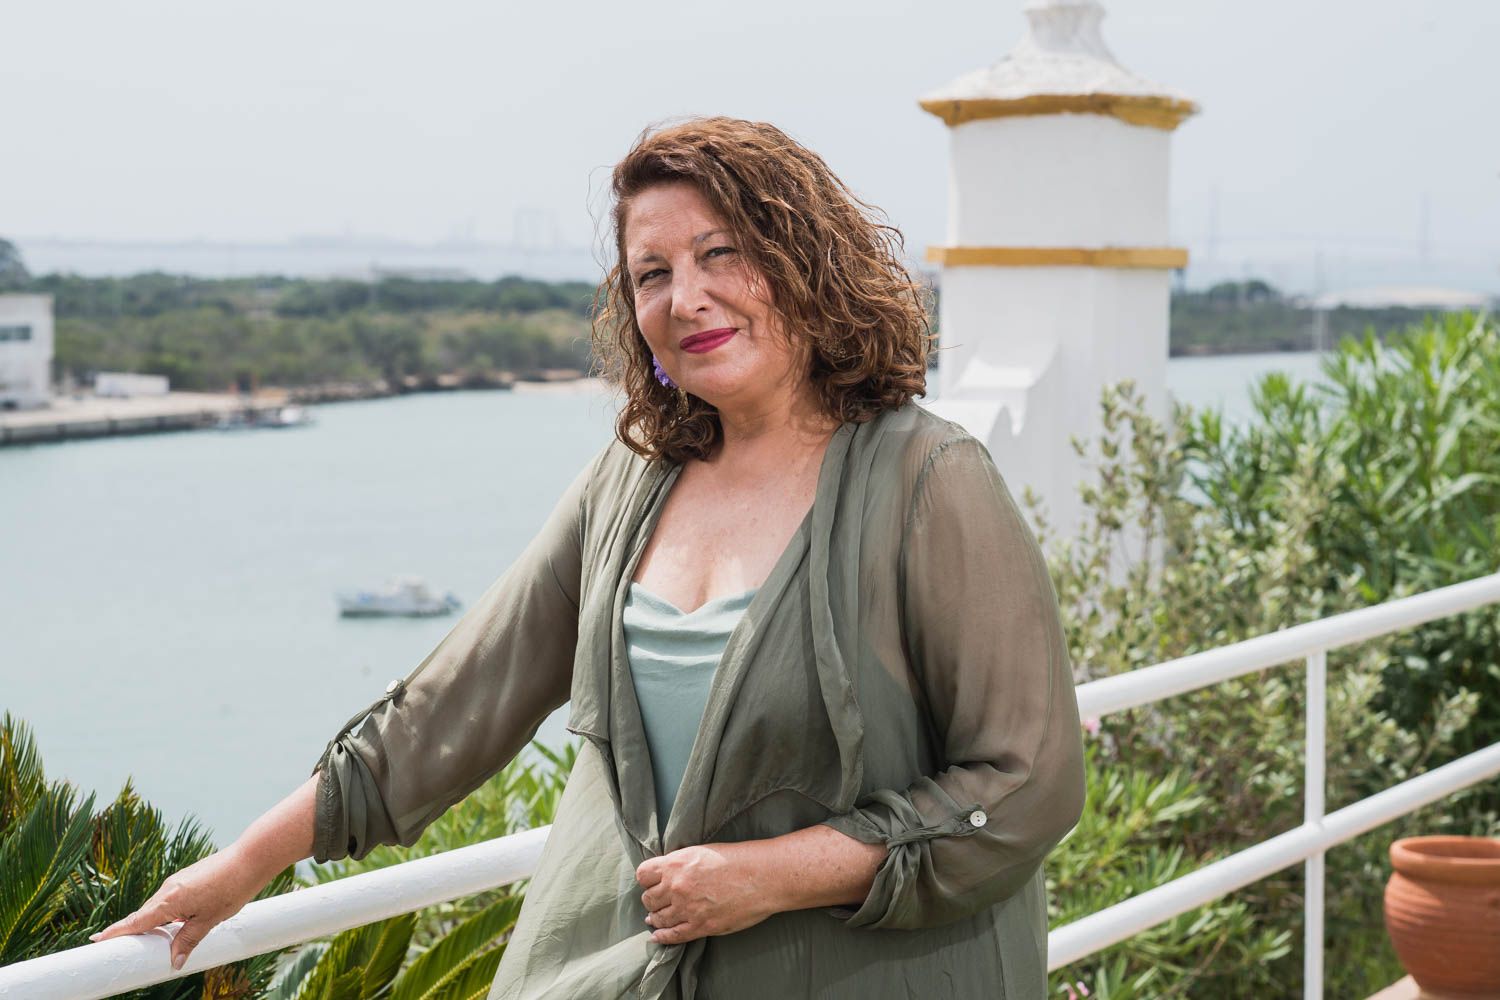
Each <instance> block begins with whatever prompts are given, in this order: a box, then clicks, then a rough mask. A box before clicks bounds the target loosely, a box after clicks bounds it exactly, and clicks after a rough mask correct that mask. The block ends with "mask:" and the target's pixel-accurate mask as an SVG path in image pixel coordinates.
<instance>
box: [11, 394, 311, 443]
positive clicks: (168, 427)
mask: <svg viewBox="0 0 1500 1000" xmlns="http://www.w3.org/2000/svg"><path fill="white" fill-rule="evenodd" d="M288 402H290V400H288V399H287V397H286V394H285V393H274V394H269V393H268V394H262V395H257V396H253V397H246V396H236V395H231V394H228V393H211V392H172V393H168V394H167V395H165V396H141V397H136V398H133V399H105V398H101V397H97V396H85V397H83V398H71V397H66V396H62V397H54V398H53V400H52V403H51V405H49V406H45V407H41V408H39V409H34V410H12V411H4V410H0V447H3V446H6V445H19V444H40V443H43V442H49V441H71V440H75V439H79V438H95V437H107V436H110V435H114V434H152V433H158V432H161V431H182V430H194V429H197V428H201V427H213V426H215V425H217V424H218V422H219V421H220V419H222V418H224V417H226V416H230V415H232V414H235V413H251V414H260V413H265V412H267V411H272V410H276V409H278V408H280V407H282V406H285V405H286V404H287V403H288Z"/></svg>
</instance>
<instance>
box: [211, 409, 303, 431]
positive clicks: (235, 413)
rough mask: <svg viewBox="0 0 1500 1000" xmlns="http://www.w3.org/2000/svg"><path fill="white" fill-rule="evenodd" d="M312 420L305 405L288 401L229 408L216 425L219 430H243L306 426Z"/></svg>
mask: <svg viewBox="0 0 1500 1000" xmlns="http://www.w3.org/2000/svg"><path fill="white" fill-rule="evenodd" d="M312 422H313V418H312V413H310V412H309V411H308V409H307V407H305V406H298V405H297V404H295V403H289V404H287V405H285V406H273V407H269V408H267V409H262V410H257V409H254V408H246V409H243V410H231V411H230V412H228V413H225V414H223V415H222V416H220V417H219V422H218V424H217V425H215V426H217V427H218V429H219V430H221V431H244V430H253V429H255V428H258V427H269V428H273V429H274V428H279V427H307V426H309V425H311V424H312Z"/></svg>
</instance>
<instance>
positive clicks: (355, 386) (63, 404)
mask: <svg viewBox="0 0 1500 1000" xmlns="http://www.w3.org/2000/svg"><path fill="white" fill-rule="evenodd" d="M601 387H602V380H600V379H597V378H592V377H590V376H588V375H586V374H584V373H583V372H581V371H578V370H576V369H544V370H542V371H538V372H528V373H525V374H522V375H515V374H513V373H510V372H504V373H500V374H498V375H486V376H481V377H477V378H476V377H473V376H460V375H438V376H434V377H418V376H408V377H406V378H404V379H402V380H401V384H400V385H399V386H393V385H392V384H391V383H390V382H388V381H387V380H385V379H374V380H372V381H369V382H328V383H323V384H320V385H312V386H293V387H281V386H277V387H267V388H264V389H259V390H257V391H255V392H251V393H213V392H192V391H180V390H173V391H171V392H168V393H166V394H165V395H161V396H131V397H104V396H95V395H93V394H92V393H90V394H86V395H73V396H66V395H55V396H53V397H52V400H51V403H50V404H49V405H48V406H43V407H37V408H35V409H27V410H0V448H7V447H20V446H25V445H38V444H62V443H64V442H67V441H84V440H92V439H95V438H102V437H124V436H132V437H133V436H136V435H140V434H164V433H171V432H176V431H192V430H211V429H214V428H217V427H218V426H219V425H220V423H221V421H224V420H235V419H249V420H251V421H254V420H256V419H259V418H263V417H266V416H270V415H273V414H275V413H276V412H278V411H279V410H281V409H282V408H283V407H286V406H309V405H314V404H318V405H321V404H324V403H346V402H357V401H359V400H365V399H386V398H390V397H393V396H410V395H417V394H426V393H434V392H458V391H463V390H475V389H481V390H490V391H504V392H523V393H524V392H539V391H540V392H560V391H561V392H596V391H602V388H601ZM268 429H269V428H268Z"/></svg>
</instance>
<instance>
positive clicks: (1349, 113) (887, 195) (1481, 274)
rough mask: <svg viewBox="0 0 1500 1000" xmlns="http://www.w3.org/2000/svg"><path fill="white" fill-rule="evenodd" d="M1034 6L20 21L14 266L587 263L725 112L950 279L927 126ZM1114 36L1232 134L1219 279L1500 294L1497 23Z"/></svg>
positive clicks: (1130, 8) (1179, 223)
mask: <svg viewBox="0 0 1500 1000" xmlns="http://www.w3.org/2000/svg"><path fill="white" fill-rule="evenodd" d="M1022 6H1023V5H1022V3H1021V2H1020V0H1005V2H996V3H959V2H953V0H924V2H921V3H915V2H897V0H863V2H860V3H852V2H845V0H838V2H827V3H819V2H814V0H799V2H788V0H760V2H756V3H740V4H734V5H728V4H715V3H704V2H701V0H700V2H696V3H683V2H677V0H656V2H652V3H607V4H606V3H525V4H515V3H501V2H494V0H491V2H486V3H478V2H457V0H425V2H423V3H421V4H414V3H401V4H396V3H390V2H385V0H361V2H359V3H351V2H345V0H321V2H308V0H299V2H295V3H294V2H289V0H258V2H256V3H247V2H241V0H216V2H214V3H203V2H201V0H191V2H190V0H132V2H130V3H118V2H115V0H109V2H103V0H94V2H80V0H47V2H39V0H9V2H7V3H6V4H5V5H4V6H3V8H0V94H4V95H5V96H6V98H7V100H6V101H5V102H4V108H5V111H4V115H3V118H0V121H3V128H4V133H5V141H4V143H3V147H4V149H5V150H6V156H5V166H4V168H3V170H0V180H3V183H0V236H8V237H10V238H12V239H15V240H16V241H17V242H18V243H20V245H21V247H22V249H23V251H26V250H27V249H28V247H29V246H40V245H42V244H43V243H45V242H46V241H49V240H50V241H59V240H63V241H105V242H108V241H124V242H132V241H135V242H152V241H157V242H166V241H182V240H207V241H212V242H225V243H230V242H243V243H267V244H284V243H288V242H291V241H296V240H299V239H303V240H305V239H306V238H309V237H330V236H332V237H342V238H348V239H354V240H361V239H363V240H373V239H375V238H384V239H388V240H396V241H407V242H413V243H430V242H440V241H458V242H462V241H475V240H477V241H486V242H491V243H514V242H521V243H529V244H544V245H552V244H558V245H563V246H568V247H587V246H590V245H592V244H593V243H594V242H595V240H596V233H597V227H598V225H599V220H600V218H601V217H602V215H603V212H604V205H605V202H604V198H603V194H604V185H605V182H606V181H607V178H608V171H609V167H610V165H611V164H612V163H613V162H614V161H615V160H616V159H618V158H619V156H620V155H622V154H623V152H624V151H625V149H626V148H627V147H628V146H629V144H630V142H631V140H632V139H633V138H634V137H635V136H636V135H637V133H638V132H639V131H640V130H641V129H642V128H643V127H645V126H647V125H649V124H651V123H653V122H658V121H661V120H663V119H668V118H671V117H674V116H680V115H686V114H699V113H718V114H728V115H734V116H739V117H746V118H756V119H763V120H767V121H771V122H774V123H776V124H777V125H779V126H781V127H782V128H784V129H785V130H786V131H788V132H790V133H791V134H792V135H794V136H795V137H797V138H798V139H799V140H801V141H802V142H804V143H805V144H807V145H808V146H810V147H811V148H813V149H815V150H817V151H818V152H819V153H820V154H822V155H823V157H824V158H825V159H826V160H827V161H828V162H829V163H830V165H831V166H832V167H833V169H834V170H835V171H836V172H838V173H839V174H840V176H842V177H843V178H844V179H845V180H846V181H847V182H848V183H849V184H850V185H851V186H852V187H853V188H854V189H855V190H856V191H857V192H859V193H860V194H861V195H862V196H863V197H865V198H866V199H867V200H869V201H872V202H873V203H875V204H877V205H879V206H880V207H881V208H883V209H884V210H885V211H886V212H887V214H888V215H889V216H890V217H891V219H892V220H893V221H894V222H895V223H896V225H898V226H899V227H900V228H901V229H902V230H903V231H904V232H905V233H906V236H907V239H908V243H909V245H911V246H912V247H914V248H915V249H916V250H917V252H918V253H920V250H921V248H923V247H925V246H927V245H929V244H934V243H939V242H941V239H942V234H943V227H944V213H945V211H946V191H945V185H946V178H947V152H948V151H947V137H946V134H945V133H946V126H944V125H943V124H942V122H940V121H939V120H938V119H937V118H934V117H932V116H931V115H928V114H926V113H925V112H923V111H921V110H920V108H918V106H917V103H916V102H917V98H918V97H919V96H920V95H921V94H923V93H925V92H927V91H929V90H931V89H933V88H934V87H937V86H939V85H941V84H943V83H945V82H947V81H948V80H950V79H952V78H953V77H956V76H958V75H960V74H961V73H964V72H966V71H968V70H971V69H976V68H979V67H982V66H985V65H988V64H991V63H993V62H995V61H996V60H997V59H999V58H1000V57H1001V56H1003V55H1004V54H1005V53H1006V51H1008V50H1009V49H1010V48H1011V46H1012V45H1013V44H1014V43H1015V42H1016V41H1017V40H1018V39H1019V38H1020V37H1021V35H1022V33H1023V30H1024V17H1023V14H1022ZM1105 8H1106V11H1107V16H1106V18H1105V21H1104V34H1105V38H1106V40H1107V42H1108V43H1109V45H1110V47H1111V49H1112V50H1113V52H1114V54H1115V56H1116V58H1117V59H1119V61H1120V62H1121V63H1122V64H1123V65H1125V66H1126V67H1127V68H1129V69H1130V70H1132V71H1134V72H1136V73H1138V74H1140V75H1142V76H1145V77H1148V78H1150V79H1153V80H1156V81H1158V82H1161V83H1163V84H1165V85H1167V86H1169V87H1171V88H1173V89H1176V90H1179V91H1182V92H1184V93H1186V94H1187V95H1188V96H1190V97H1191V98H1193V99H1194V100H1196V101H1197V102H1198V103H1199V104H1200V105H1201V107H1202V112H1201V114H1199V115H1198V116H1196V117H1194V118H1191V119H1189V120H1188V121H1187V122H1186V123H1185V124H1184V125H1183V126H1182V127H1181V128H1179V129H1178V130H1177V132H1176V133H1174V135H1173V139H1172V144H1173V146H1172V149H1173V153H1172V177H1171V206H1172V207H1171V211H1172V223H1171V224H1172V232H1173V237H1174V242H1176V243H1178V244H1181V245H1187V246H1188V247H1189V248H1190V249H1191V250H1192V252H1193V254H1194V258H1195V262H1197V263H1202V264H1208V263H1214V262H1217V263H1218V264H1219V265H1222V267H1221V268H1220V269H1221V270H1223V271H1225V272H1226V273H1229V274H1235V273H1242V274H1247V275H1248V274H1250V273H1252V272H1265V273H1268V274H1270V275H1271V276H1272V277H1273V278H1274V277H1275V276H1276V272H1277V268H1281V269H1282V271H1284V272H1285V274H1286V279H1285V280H1286V281H1288V282H1289V283H1294V284H1295V283H1297V282H1299V281H1300V282H1301V283H1302V284H1304V285H1307V284H1311V283H1314V282H1321V283H1323V284H1329V283H1336V282H1337V281H1338V280H1339V277H1340V270H1339V269H1340V267H1341V263H1340V262H1341V261H1342V262H1347V261H1350V260H1362V261H1365V262H1367V263H1368V262H1370V261H1375V262H1379V263H1380V266H1382V267H1386V268H1388V269H1391V268H1393V269H1394V270H1393V271H1392V273H1393V274H1394V273H1399V274H1401V275H1402V276H1404V277H1408V278H1413V279H1420V278H1422V277H1423V276H1424V275H1425V276H1426V277H1427V279H1428V281H1427V283H1439V282H1441V283H1447V284H1451V285H1455V286H1461V287H1468V288H1470V289H1471V290H1474V291H1488V292H1500V128H1496V127H1495V120H1496V117H1497V111H1500V77H1497V76H1496V74H1495V72H1494V69H1493V66H1494V63H1495V59H1496V53H1497V46H1496V42H1497V40H1500V3H1497V2H1496V0H1424V2H1420V3H1412V2H1404V0H1403V2H1397V0H1320V2H1318V3H1308V2H1306V0H1258V2H1254V3H1252V2H1247V0H1237V2H1231V0H1107V2H1106V3H1105ZM1315 261H1318V263H1317V264H1316V265H1315V264H1314V262H1315ZM585 266H586V265H585ZM1299 269H1300V270H1299ZM1293 274H1300V275H1301V277H1300V278H1293V277H1292V275H1293ZM580 276H582V277H588V275H580Z"/></svg>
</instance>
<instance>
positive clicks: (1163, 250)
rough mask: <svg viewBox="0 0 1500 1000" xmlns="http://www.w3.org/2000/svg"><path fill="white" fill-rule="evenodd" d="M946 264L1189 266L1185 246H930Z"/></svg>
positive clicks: (932, 259)
mask: <svg viewBox="0 0 1500 1000" xmlns="http://www.w3.org/2000/svg"><path fill="white" fill-rule="evenodd" d="M927 260H928V262H929V263H932V264H939V265H941V266H943V267H1139V268H1156V269H1158V270H1171V269H1173V268H1179V267H1187V262H1188V252H1187V250H1186V248H1184V247H1097V248H1090V247H928V248H927Z"/></svg>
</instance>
